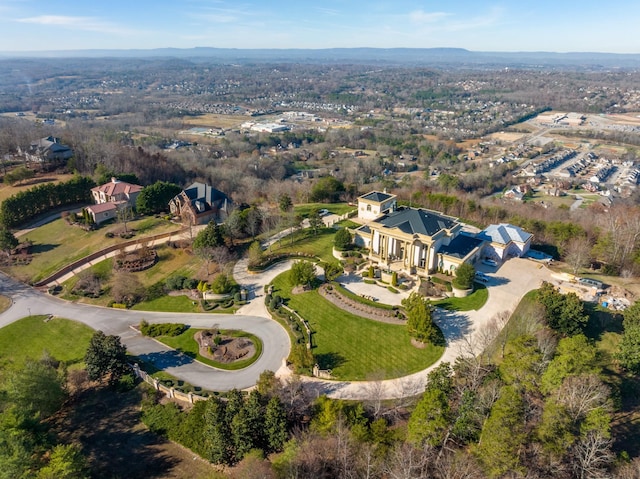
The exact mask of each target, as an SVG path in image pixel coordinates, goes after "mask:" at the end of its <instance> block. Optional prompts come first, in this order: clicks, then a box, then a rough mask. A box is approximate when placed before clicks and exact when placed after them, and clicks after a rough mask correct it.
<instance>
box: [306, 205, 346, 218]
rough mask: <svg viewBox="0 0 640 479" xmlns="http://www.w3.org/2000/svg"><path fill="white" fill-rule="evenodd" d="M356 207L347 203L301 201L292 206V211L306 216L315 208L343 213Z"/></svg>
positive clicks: (338, 213)
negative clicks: (301, 202)
mask: <svg viewBox="0 0 640 479" xmlns="http://www.w3.org/2000/svg"><path fill="white" fill-rule="evenodd" d="M356 208H357V207H356V206H354V205H349V204H348V203H303V204H299V205H295V206H294V207H293V211H295V212H296V214H299V215H302V216H303V217H305V218H307V217H308V216H309V215H310V214H311V212H312V211H313V210H315V209H318V210H322V209H326V210H328V211H329V213H333V214H336V215H343V214H345V213H347V212H349V211H353V210H355V209H356Z"/></svg>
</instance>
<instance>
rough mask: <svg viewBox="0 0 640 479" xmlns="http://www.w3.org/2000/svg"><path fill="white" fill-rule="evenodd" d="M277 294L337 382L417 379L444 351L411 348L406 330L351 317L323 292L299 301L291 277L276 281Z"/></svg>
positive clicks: (282, 277)
mask: <svg viewBox="0 0 640 479" xmlns="http://www.w3.org/2000/svg"><path fill="white" fill-rule="evenodd" d="M273 284H274V286H275V290H276V292H277V294H279V295H280V296H282V297H283V298H284V299H285V301H286V303H287V305H288V306H289V307H291V308H293V309H294V310H296V311H297V312H298V313H300V315H301V316H302V317H303V318H305V319H306V320H307V321H308V322H309V325H310V326H311V330H312V331H313V334H312V343H313V346H314V348H313V354H314V356H315V358H316V360H317V362H318V364H319V365H320V367H321V368H323V369H331V370H332V372H333V376H334V377H335V378H336V379H343V380H365V379H368V378H371V377H373V376H376V377H377V376H378V375H379V376H382V377H384V378H385V379H388V378H393V377H399V376H403V375H406V374H410V373H414V372H417V371H420V370H422V369H425V368H427V367H428V366H430V365H431V364H433V363H434V362H435V361H436V360H437V359H438V358H439V357H440V356H441V355H442V352H443V351H444V348H442V347H438V346H428V347H426V348H425V349H417V348H414V347H413V346H411V342H410V338H409V334H408V333H407V330H406V327H405V326H403V325H394V324H388V323H382V322H378V321H372V320H369V319H366V318H361V317H359V316H355V315H353V314H350V313H347V312H346V311H343V310H342V309H340V308H337V307H336V306H334V305H333V304H332V303H330V302H329V301H327V300H325V299H324V298H322V297H321V296H320V294H319V293H318V292H317V291H309V292H306V293H302V294H296V295H293V294H292V293H291V289H292V284H291V282H290V281H289V274H288V272H287V273H283V274H281V275H280V276H278V277H277V278H276V279H275V280H274V283H273Z"/></svg>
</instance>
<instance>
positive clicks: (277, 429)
mask: <svg viewBox="0 0 640 479" xmlns="http://www.w3.org/2000/svg"><path fill="white" fill-rule="evenodd" d="M264 430H265V434H266V445H267V452H278V451H281V450H282V447H283V446H284V443H285V441H286V440H287V413H286V411H285V410H284V407H283V406H282V402H281V401H280V399H279V398H278V397H277V396H273V397H272V398H271V399H270V400H269V402H268V403H267V407H266V410H265V414H264Z"/></svg>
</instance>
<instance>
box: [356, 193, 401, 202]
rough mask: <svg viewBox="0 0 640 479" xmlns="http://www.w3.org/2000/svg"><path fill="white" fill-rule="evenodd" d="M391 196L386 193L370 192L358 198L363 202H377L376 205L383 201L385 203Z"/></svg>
mask: <svg viewBox="0 0 640 479" xmlns="http://www.w3.org/2000/svg"><path fill="white" fill-rule="evenodd" d="M392 196H393V195H389V194H387V193H380V192H379V191H372V192H371V193H367V194H366V195H362V196H361V197H360V198H362V199H363V200H369V201H377V202H378V203H382V202H383V201H387V200H388V199H389V198H391V197H392Z"/></svg>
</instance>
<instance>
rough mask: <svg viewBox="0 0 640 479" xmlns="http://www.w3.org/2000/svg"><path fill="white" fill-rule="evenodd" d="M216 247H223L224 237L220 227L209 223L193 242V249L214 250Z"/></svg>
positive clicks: (213, 222)
mask: <svg viewBox="0 0 640 479" xmlns="http://www.w3.org/2000/svg"><path fill="white" fill-rule="evenodd" d="M216 246H224V236H223V234H222V228H221V227H220V225H219V224H218V223H216V222H215V221H210V222H209V224H208V225H207V226H206V227H205V229H203V230H202V231H200V232H199V233H198V235H197V236H196V237H195V239H194V240H193V249H202V248H215V247H216Z"/></svg>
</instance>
